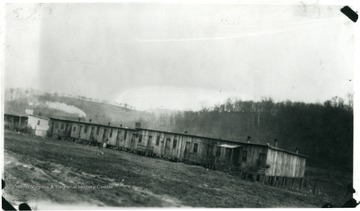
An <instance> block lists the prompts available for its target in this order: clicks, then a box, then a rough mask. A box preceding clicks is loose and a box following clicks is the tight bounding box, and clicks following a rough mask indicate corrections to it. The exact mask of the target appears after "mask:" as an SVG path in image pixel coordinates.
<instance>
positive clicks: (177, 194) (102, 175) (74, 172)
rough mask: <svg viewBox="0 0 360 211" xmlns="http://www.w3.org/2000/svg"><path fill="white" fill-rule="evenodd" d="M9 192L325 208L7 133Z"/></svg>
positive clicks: (128, 201)
mask: <svg viewBox="0 0 360 211" xmlns="http://www.w3.org/2000/svg"><path fill="white" fill-rule="evenodd" d="M4 145H5V172H4V180H5V182H6V186H5V189H4V196H5V198H7V199H8V201H10V202H11V203H13V204H14V205H18V204H19V203H21V202H27V203H28V204H29V205H30V206H32V207H35V208H38V209H41V208H43V207H45V206H53V205H68V206H75V205H81V206H121V207H321V206H322V205H323V204H324V203H325V202H326V201H325V199H324V197H320V196H318V195H314V194H308V193H305V192H297V191H290V190H284V189H277V188H274V187H270V186H266V185H263V184H261V183H256V182H250V181H244V180H241V179H239V178H238V177H236V176H232V175H229V174H227V173H225V172H221V171H214V170H208V169H206V168H203V167H199V166H191V165H186V164H184V163H175V162H169V161H165V160H160V159H155V158H148V157H142V156H138V155H135V154H131V153H127V152H123V151H118V150H114V149H104V148H98V147H94V146H86V145H82V144H76V143H72V142H65V141H59V140H53V139H47V138H45V139H42V138H38V137H33V136H29V135H24V134H16V133H12V132H5V144H4Z"/></svg>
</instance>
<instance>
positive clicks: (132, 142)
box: [130, 135, 135, 149]
mask: <svg viewBox="0 0 360 211" xmlns="http://www.w3.org/2000/svg"><path fill="white" fill-rule="evenodd" d="M130 149H135V135H132V136H131V139H130Z"/></svg>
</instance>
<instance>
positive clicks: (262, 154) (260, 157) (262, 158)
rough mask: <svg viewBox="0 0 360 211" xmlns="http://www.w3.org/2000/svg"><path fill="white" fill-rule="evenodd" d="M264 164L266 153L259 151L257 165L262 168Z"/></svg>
mask: <svg viewBox="0 0 360 211" xmlns="http://www.w3.org/2000/svg"><path fill="white" fill-rule="evenodd" d="M265 165H266V154H265V153H259V160H258V167H260V168H264V167H265Z"/></svg>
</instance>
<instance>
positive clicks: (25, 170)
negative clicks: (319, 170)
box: [5, 152, 183, 209]
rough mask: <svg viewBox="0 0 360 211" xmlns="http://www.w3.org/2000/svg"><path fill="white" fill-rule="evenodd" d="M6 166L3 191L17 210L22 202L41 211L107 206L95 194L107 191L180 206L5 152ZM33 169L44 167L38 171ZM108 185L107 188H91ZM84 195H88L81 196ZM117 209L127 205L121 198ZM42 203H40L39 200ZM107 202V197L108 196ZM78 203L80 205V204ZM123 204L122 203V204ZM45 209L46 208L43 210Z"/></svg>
mask: <svg viewBox="0 0 360 211" xmlns="http://www.w3.org/2000/svg"><path fill="white" fill-rule="evenodd" d="M5 157H6V162H5V171H6V176H5V179H6V181H7V183H6V190H7V192H6V193H5V197H6V198H7V199H8V200H9V201H11V202H12V204H13V205H14V206H18V204H20V203H21V202H23V201H27V203H29V204H31V205H32V207H37V208H39V209H43V208H46V207H48V206H49V205H51V206H53V205H54V204H55V205H56V204H57V203H59V204H58V205H57V206H58V207H62V206H63V205H64V202H66V204H68V205H65V207H66V206H74V205H76V206H78V205H80V206H82V207H83V206H86V207H87V206H94V205H95V206H107V204H106V203H104V202H102V201H101V200H100V199H101V198H100V199H99V198H98V196H97V195H98V194H92V193H93V192H94V191H100V192H102V191H106V189H118V190H121V191H123V192H128V193H129V194H131V195H133V197H142V198H151V200H153V201H158V203H157V204H158V205H159V206H160V207H181V206H183V205H182V203H181V202H180V201H179V200H177V199H176V198H173V197H170V196H167V195H160V194H155V193H153V192H151V191H150V190H147V189H144V188H142V187H137V186H132V185H126V184H124V183H123V182H117V181H115V180H114V179H111V178H107V177H104V176H101V175H95V174H89V173H85V172H78V171H74V169H71V168H69V167H65V166H63V165H61V164H56V163H50V162H46V161H39V160H36V161H35V165H32V164H30V163H24V162H20V161H19V160H17V159H16V158H15V157H14V155H12V153H10V152H5ZM36 166H47V168H46V169H41V168H38V167H36ZM94 184H107V185H94ZM83 192H86V193H87V194H86V195H84V194H83ZM112 198H113V200H114V201H117V203H118V204H117V205H119V206H120V205H126V199H125V198H124V197H121V196H118V197H117V196H113V197H112ZM39 199H41V200H39ZM107 200H109V196H107ZM79 202H80V203H79ZM122 202H125V203H122ZM44 206H45V207H44Z"/></svg>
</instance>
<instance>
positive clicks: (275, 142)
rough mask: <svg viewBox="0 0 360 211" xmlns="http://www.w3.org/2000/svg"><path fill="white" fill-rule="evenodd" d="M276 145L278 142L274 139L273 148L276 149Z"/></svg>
mask: <svg viewBox="0 0 360 211" xmlns="http://www.w3.org/2000/svg"><path fill="white" fill-rule="evenodd" d="M277 145H278V140H277V139H274V147H277Z"/></svg>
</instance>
